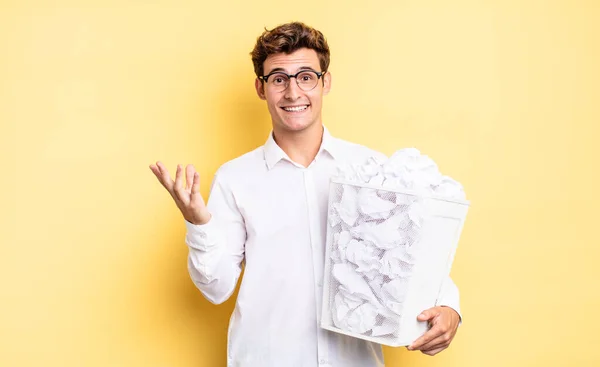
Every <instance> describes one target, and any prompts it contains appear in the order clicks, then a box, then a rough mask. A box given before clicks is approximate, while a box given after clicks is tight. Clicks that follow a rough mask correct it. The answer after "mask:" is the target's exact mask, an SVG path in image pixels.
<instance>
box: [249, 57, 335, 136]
mask: <svg viewBox="0 0 600 367" xmlns="http://www.w3.org/2000/svg"><path fill="white" fill-rule="evenodd" d="M263 70H264V75H268V74H270V73H271V72H273V71H281V72H283V73H285V74H296V73H297V72H299V71H301V70H314V71H318V72H321V71H322V70H321V66H320V64H319V58H318V56H317V52H316V51H315V50H312V49H308V48H301V49H299V50H296V51H294V52H293V53H291V54H289V55H288V54H285V53H279V54H274V55H271V56H269V57H268V58H267V59H266V60H265V62H264V64H263ZM321 78H322V79H324V83H325V85H323V81H322V80H321V79H319V81H318V83H317V86H316V87H314V89H312V90H309V91H304V90H302V89H301V88H300V87H299V86H298V84H297V83H296V78H290V80H289V85H288V87H287V88H286V89H285V90H283V91H278V90H277V88H275V87H274V86H273V84H272V82H273V76H271V77H269V79H268V82H262V81H261V80H259V79H258V78H257V79H256V81H255V87H256V92H257V93H258V96H259V97H260V98H261V99H264V100H266V101H267V106H268V108H269V113H270V114H271V121H272V122H273V129H274V130H275V129H283V130H287V131H302V130H304V129H306V128H308V127H310V126H312V125H314V124H319V125H320V124H322V122H321V106H322V101H323V96H324V95H326V94H327V93H329V89H330V88H331V75H330V74H329V73H327V74H325V75H323V76H322V77H321Z"/></svg>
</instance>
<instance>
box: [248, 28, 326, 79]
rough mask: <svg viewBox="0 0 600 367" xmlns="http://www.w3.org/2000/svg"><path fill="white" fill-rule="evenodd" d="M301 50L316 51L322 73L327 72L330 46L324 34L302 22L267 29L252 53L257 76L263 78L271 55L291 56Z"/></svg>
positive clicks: (258, 39) (257, 41)
mask: <svg viewBox="0 0 600 367" xmlns="http://www.w3.org/2000/svg"><path fill="white" fill-rule="evenodd" d="M300 48H309V49H313V50H315V51H316V52H317V55H318V57H319V63H320V65H321V71H322V72H325V71H327V69H328V68H329V46H328V45H327V41H326V40H325V37H324V36H323V33H321V32H320V31H318V30H316V29H314V28H312V27H309V26H307V25H306V24H304V23H301V22H292V23H286V24H282V25H280V26H277V27H276V28H274V29H272V30H268V29H266V28H265V31H264V32H263V34H261V35H260V36H259V37H258V38H257V40H256V45H255V46H254V49H253V50H252V52H251V53H250V55H251V56H252V63H253V64H254V72H255V73H256V76H257V77H258V76H263V72H264V70H263V64H264V62H265V60H266V59H267V57H269V56H270V55H273V54H277V53H280V52H285V53H286V54H291V53H292V52H294V51H296V50H298V49H300Z"/></svg>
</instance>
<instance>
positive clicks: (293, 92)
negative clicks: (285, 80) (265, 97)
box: [284, 78, 302, 101]
mask: <svg viewBox="0 0 600 367" xmlns="http://www.w3.org/2000/svg"><path fill="white" fill-rule="evenodd" d="M301 93H302V90H301V89H300V87H299V86H298V83H297V82H296V78H290V82H289V85H288V87H287V88H286V89H285V95H284V97H285V98H286V99H289V100H292V101H293V100H296V99H298V98H299V97H300V94H301Z"/></svg>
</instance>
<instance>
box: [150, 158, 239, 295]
mask: <svg viewBox="0 0 600 367" xmlns="http://www.w3.org/2000/svg"><path fill="white" fill-rule="evenodd" d="M150 170H151V171H152V173H154V175H155V176H156V178H157V179H158V181H159V182H160V183H161V184H162V185H163V186H164V188H165V189H166V190H167V191H168V192H169V194H171V197H172V198H173V200H174V201H175V204H176V205H177V207H178V208H179V210H180V211H181V213H182V214H183V218H184V219H185V224H186V228H187V234H186V237H185V242H186V243H187V244H188V247H189V253H188V269H189V272H190V276H191V278H192V280H193V281H194V284H195V285H196V287H198V289H200V291H201V292H202V294H203V295H204V297H206V299H208V300H209V301H211V302H213V303H222V302H224V301H225V300H227V299H228V298H229V297H230V296H231V294H232V293H233V290H234V289H235V284H236V283H237V279H238V277H239V275H240V271H241V263H242V261H243V259H244V245H245V242H246V230H245V225H244V221H243V218H242V215H241V213H240V211H239V210H238V208H237V205H236V203H235V200H234V197H233V193H232V191H231V190H230V189H229V187H228V186H227V185H226V183H225V182H224V181H223V180H222V179H221V176H220V175H219V172H221V171H222V167H221V169H219V171H217V173H216V174H215V178H214V180H213V184H212V187H211V193H210V199H209V202H208V205H205V204H204V199H203V198H202V195H200V192H199V191H200V176H199V174H198V172H196V170H195V169H194V166H192V165H191V164H190V165H188V166H187V167H186V180H185V181H186V182H185V183H184V179H183V170H182V168H181V167H180V165H177V172H176V174H175V181H173V179H172V178H171V176H170V175H169V171H168V170H167V168H166V167H165V166H164V165H163V164H162V163H161V162H156V165H154V164H151V165H150ZM184 184H185V185H184Z"/></svg>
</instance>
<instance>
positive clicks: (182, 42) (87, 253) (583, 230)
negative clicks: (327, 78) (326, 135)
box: [0, 0, 600, 367]
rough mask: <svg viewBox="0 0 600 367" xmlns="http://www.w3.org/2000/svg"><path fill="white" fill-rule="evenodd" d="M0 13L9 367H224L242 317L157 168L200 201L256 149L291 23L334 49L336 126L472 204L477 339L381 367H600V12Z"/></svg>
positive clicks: (327, 115)
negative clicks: (274, 38)
mask: <svg viewBox="0 0 600 367" xmlns="http://www.w3.org/2000/svg"><path fill="white" fill-rule="evenodd" d="M0 4H1V5H0V50H1V55H0V122H1V134H0V144H1V147H2V151H1V156H0V159H1V166H0V167H1V169H2V178H1V180H0V182H2V183H1V185H2V190H0V199H1V201H0V202H1V208H2V214H1V215H2V217H1V218H0V220H1V222H0V223H1V226H2V230H1V231H0V240H1V242H0V243H1V247H0V251H1V252H0V259H1V266H0V279H1V283H0V308H1V312H0V366H7V367H12V366H61V367H66V366H102V367H104V366H127V367H129V366H144V367H151V366H210V367H213V366H217V367H218V366H224V365H225V364H224V357H225V347H226V344H225V343H226V327H227V322H228V319H229V315H230V313H231V311H232V308H233V305H234V303H233V299H231V300H230V301H228V302H227V303H226V304H224V305H220V306H214V305H211V304H210V303H209V302H207V301H206V300H204V298H203V297H202V295H201V294H200V293H199V292H198V291H197V290H196V289H195V288H194V286H193V284H192V282H191V280H190V279H189V277H188V274H187V269H186V254H187V249H186V246H185V243H184V242H183V236H184V226H183V222H182V218H181V215H180V213H179V212H178V211H177V209H176V207H175V205H174V204H173V203H172V201H171V198H170V197H169V195H168V194H167V193H166V191H164V190H163V188H162V187H161V186H160V185H159V183H158V181H156V179H155V177H154V176H153V175H152V173H151V172H150V170H149V169H148V165H149V164H150V163H152V162H155V161H156V160H159V159H160V160H162V161H163V162H165V163H166V164H167V165H168V167H169V168H170V169H171V170H174V168H175V165H176V164H177V163H194V164H195V165H196V167H197V168H198V170H199V171H200V173H201V177H202V192H203V193H204V194H205V195H206V194H208V189H209V185H210V181H211V179H212V175H213V173H214V171H215V170H216V169H217V168H218V166H219V165H220V164H222V163H224V162H225V161H227V160H229V159H232V158H234V157H236V156H238V155H240V154H242V153H244V152H246V151H248V150H251V149H253V148H255V147H257V146H259V145H261V144H263V143H264V141H265V139H266V136H267V133H268V131H269V126H270V120H269V115H268V112H267V109H266V106H265V104H264V102H262V101H260V100H259V99H258V98H257V97H256V96H255V92H254V87H253V78H254V76H253V71H252V65H251V61H250V57H249V55H248V53H249V52H250V50H251V49H252V47H253V45H254V41H255V39H256V37H257V36H258V35H259V34H260V32H261V31H262V29H263V27H265V26H266V27H269V28H272V27H274V26H276V25H277V24H280V23H282V22H286V21H291V20H301V21H304V22H306V23H308V24H309V25H313V26H315V27H316V28H318V29H320V30H322V31H323V32H324V34H325V35H326V36H327V38H328V41H329V43H330V46H331V50H332V61H331V69H330V70H331V72H332V75H333V89H332V92H331V93H330V95H329V96H327V97H326V99H325V108H324V122H325V124H326V125H327V126H328V127H329V129H330V131H331V132H332V133H333V134H334V135H337V136H339V137H342V138H345V139H347V140H351V141H355V142H358V143H362V144H365V145H368V146H371V147H373V148H376V149H379V150H381V151H383V152H384V153H386V154H391V153H392V152H394V151H395V150H396V149H399V148H402V147H408V146H415V147H417V148H419V149H420V150H421V151H422V152H423V153H425V154H428V155H429V156H431V157H432V158H433V159H434V160H436V161H437V162H438V164H439V166H440V169H441V170H442V171H443V172H444V173H446V174H448V175H451V176H453V177H454V178H456V179H458V180H459V181H461V182H462V183H463V184H464V186H465V188H466V192H467V195H468V198H469V199H470V200H471V202H472V207H471V210H470V212H469V215H468V218H467V223H466V226H465V229H464V232H463V236H462V238H461V242H460V245H459V249H458V252H457V256H456V260H455V263H454V267H453V271H452V275H453V278H454V280H455V281H456V283H457V284H458V285H459V287H460V290H461V295H462V307H463V312H464V315H465V323H464V324H463V326H462V327H461V328H460V330H459V333H458V334H457V337H456V339H455V341H454V343H453V344H452V346H451V348H450V349H449V350H447V351H445V352H443V353H442V354H440V355H439V356H436V357H434V358H430V357H427V356H424V355H421V354H420V353H409V352H407V351H406V350H405V349H404V348H401V349H392V348H386V349H385V354H386V357H387V365H388V366H456V367H458V366H460V367H467V366H472V367H488V366H499V367H500V366H501V367H506V366H598V365H600V352H599V349H600V348H599V345H598V344H599V343H600V337H599V336H598V330H600V321H599V320H600V318H599V317H598V310H599V309H600V286H599V282H600V265H599V264H598V261H599V260H600V248H599V247H600V241H599V239H600V236H599V235H598V224H597V223H596V220H597V218H598V215H597V208H598V206H599V204H600V194H599V193H598V192H599V190H600V179H599V175H598V172H597V171H598V168H599V166H600V164H599V163H598V159H599V158H600V141H599V138H600V128H599V124H600V107H599V102H600V101H599V99H600V97H599V96H600V87H599V86H600V52H599V45H600V22H599V21H598V19H600V2H598V1H567V0H564V1H501V0H498V1H466V0H459V1H417V0H415V1H385V2H378V1H373V2H366V1H360V2H359V1H357V2H356V4H352V3H351V2H346V1H331V2H321V1H304V2H301V3H298V2H269V3H267V2H265V3H254V2H251V1H238V2H231V1H218V2H201V1H188V2H184V1H173V0H170V1H166V0H163V1H129V2H124V1H116V0H109V1H100V0H94V1H68V0H58V1H52V2H41V1H40V2H33V1H2V2H0ZM282 367H285V366H282Z"/></svg>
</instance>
